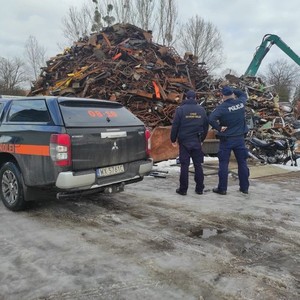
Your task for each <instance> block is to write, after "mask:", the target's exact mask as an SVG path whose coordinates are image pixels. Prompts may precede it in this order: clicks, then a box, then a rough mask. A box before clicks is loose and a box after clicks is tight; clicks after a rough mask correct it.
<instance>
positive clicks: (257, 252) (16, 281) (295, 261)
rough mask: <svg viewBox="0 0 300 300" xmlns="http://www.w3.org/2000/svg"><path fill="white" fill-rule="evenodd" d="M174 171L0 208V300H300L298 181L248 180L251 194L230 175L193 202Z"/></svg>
mask: <svg viewBox="0 0 300 300" xmlns="http://www.w3.org/2000/svg"><path fill="white" fill-rule="evenodd" d="M178 170H179V169H178V168H177V167H174V171H172V170H171V171H168V174H165V175H166V178H158V177H153V176H148V177H146V178H145V179H144V181H142V182H140V183H136V184H133V185H128V186H126V188H125V191H124V192H123V193H119V194H114V195H102V196H99V195H98V196H88V197H82V198H81V199H69V200H67V201H66V200H55V199H51V200H50V199H49V201H46V202H45V201H43V202H42V201H41V202H37V203H34V204H31V205H30V207H29V209H28V210H27V211H25V212H19V213H13V212H10V211H8V210H7V209H5V207H4V206H3V205H2V204H0V218H1V219H0V225H1V227H0V249H1V250H0V266H1V268H0V299H1V300H2V299H5V300H6V299H49V300H50V299H51V300H57V299H72V300H73V299H185V300H186V299H205V300H209V299H264V300H266V299H270V300H271V299H272V300H274V299H289V300H290V299H300V185H299V178H300V172H291V173H285V174H277V175H273V176H265V177H261V178H256V179H251V188H250V194H249V195H244V194H241V193H239V192H238V183H237V180H236V179H235V177H234V176H230V180H229V185H230V186H229V190H228V194H227V195H226V196H222V195H217V194H214V193H212V192H211V191H206V192H205V194H204V195H197V194H195V193H194V183H193V174H192V173H191V174H190V175H191V178H190V179H191V182H190V189H189V191H188V195H187V196H180V195H177V194H176V193H175V189H176V187H177V184H178ZM210 174H211V175H207V176H206V177H205V183H206V189H207V190H211V189H212V188H213V187H214V186H215V184H216V181H217V175H216V173H213V172H210ZM163 175H164V174H163ZM266 175H267V174H266Z"/></svg>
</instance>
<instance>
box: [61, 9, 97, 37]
mask: <svg viewBox="0 0 300 300" xmlns="http://www.w3.org/2000/svg"><path fill="white" fill-rule="evenodd" d="M93 17H94V9H93V6H92V5H88V4H87V3H84V4H83V5H82V7H81V8H80V9H77V8H76V7H74V6H71V7H70V8H69V10H68V14H67V15H66V16H65V17H63V19H62V32H63V35H64V37H65V38H66V39H67V40H68V41H69V42H70V43H73V42H74V41H78V40H79V38H81V37H83V36H86V35H88V34H89V33H90V32H91V28H92V25H93V23H94V21H93Z"/></svg>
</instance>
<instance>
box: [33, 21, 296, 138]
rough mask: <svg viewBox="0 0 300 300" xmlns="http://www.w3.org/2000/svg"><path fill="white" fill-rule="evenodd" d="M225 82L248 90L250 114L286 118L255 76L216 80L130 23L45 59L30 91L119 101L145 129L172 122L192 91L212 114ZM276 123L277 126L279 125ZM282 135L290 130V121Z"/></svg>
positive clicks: (190, 58) (189, 56) (202, 66)
mask: <svg viewBox="0 0 300 300" xmlns="http://www.w3.org/2000/svg"><path fill="white" fill-rule="evenodd" d="M224 84H229V85H231V86H232V87H237V88H240V89H242V90H247V92H248V94H249V101H248V104H247V109H248V114H249V115H251V114H252V115H253V114H255V115H258V116H260V117H263V118H265V119H267V120H268V121H272V120H274V119H276V120H277V119H278V117H282V112H281V110H280V107H279V104H278V101H279V99H277V97H276V96H274V95H272V94H271V93H270V92H269V91H268V88H266V87H265V85H264V83H263V82H261V80H260V79H259V78H256V77H246V78H243V77H241V78H238V77H236V76H233V75H229V74H228V75H226V76H225V78H224V79H213V78H212V77H211V76H210V75H209V74H208V72H207V70H206V68H205V64H203V63H199V62H198V59H197V57H195V56H193V55H192V54H191V53H186V54H185V56H184V58H181V57H180V56H179V55H178V53H177V52H176V50H175V49H174V48H173V47H165V46H162V45H159V44H156V43H153V42H152V33H151V32H148V31H144V30H142V29H140V28H138V27H136V26H134V25H131V24H115V25H113V26H111V27H107V28H105V29H104V30H103V31H102V32H99V33H94V34H91V35H90V36H89V37H85V38H82V39H80V40H79V41H77V42H75V43H74V44H73V46H72V47H70V48H66V49H65V51H64V53H62V54H58V55H56V56H55V57H53V58H51V59H50V60H49V61H47V66H46V67H44V68H42V72H41V75H40V77H39V79H38V80H37V81H36V82H35V84H34V86H33V87H32V89H31V91H30V93H29V96H32V95H39V94H42V95H57V96H72V97H85V98H95V99H105V100H111V101H118V102H120V103H121V104H123V105H124V106H125V107H127V108H128V109H129V110H130V111H132V113H134V114H135V115H136V116H137V117H138V118H140V119H141V120H142V121H143V122H144V123H145V124H146V126H147V127H149V128H150V129H155V128H157V127H161V126H170V125H171V122H172V119H173V116H174V111H175V109H176V107H177V106H178V104H179V103H180V102H181V101H182V99H183V98H184V94H185V92H186V91H187V90H189V89H194V90H195V91H196V93H197V99H198V100H199V102H201V104H202V105H203V106H204V107H205V108H206V110H207V112H208V113H210V112H211V111H212V110H213V109H214V108H215V106H216V105H217V104H218V102H219V100H220V93H219V91H220V88H221V86H222V85H224ZM277 127H278V126H277ZM283 127H285V128H284V130H283V131H284V133H285V134H289V135H290V134H292V132H293V131H294V130H293V129H294V128H291V125H290V124H289V122H286V123H285V124H284V126H283Z"/></svg>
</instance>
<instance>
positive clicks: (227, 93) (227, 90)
mask: <svg viewBox="0 0 300 300" xmlns="http://www.w3.org/2000/svg"><path fill="white" fill-rule="evenodd" d="M221 93H222V95H224V96H230V95H232V94H233V90H232V88H231V87H229V86H224V87H223V88H222V91H221Z"/></svg>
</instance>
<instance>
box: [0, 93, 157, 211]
mask: <svg viewBox="0 0 300 300" xmlns="http://www.w3.org/2000/svg"><path fill="white" fill-rule="evenodd" d="M149 137H150V133H149V131H148V130H147V129H146V128H145V126H144V124H143V123H142V122H141V121H140V120H139V119H138V118H137V117H136V116H135V115H133V114H132V113H131V112H130V111H128V110H127V109H126V108H125V107H123V106H122V105H121V104H119V103H116V102H111V101H104V100H96V99H80V98H57V97H45V96H40V97H32V98H30V97H28V98H19V99H14V98H13V99H4V98H3V99H0V197H1V199H2V201H3V203H4V205H5V206H6V207H7V208H9V209H10V210H14V211H17V210H22V209H24V207H25V204H26V201H30V200H37V199H40V198H41V197H42V195H43V194H45V193H46V194H47V191H49V192H50V191H51V192H53V191H54V192H55V193H56V196H57V197H58V198H61V197H69V196H75V195H78V194H80V195H82V194H85V193H97V192H109V193H110V192H119V191H123V190H124V185H126V184H129V183H134V182H137V181H140V180H142V179H143V177H144V176H145V175H148V174H149V173H150V171H151V169H152V165H153V163H152V159H151V158H150V156H149V145H148V144H149Z"/></svg>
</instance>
